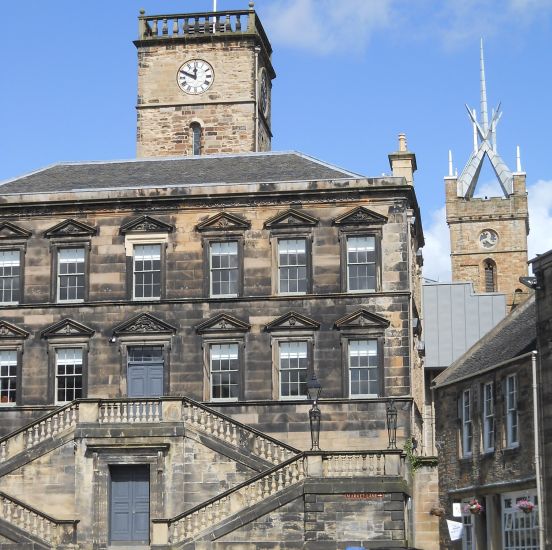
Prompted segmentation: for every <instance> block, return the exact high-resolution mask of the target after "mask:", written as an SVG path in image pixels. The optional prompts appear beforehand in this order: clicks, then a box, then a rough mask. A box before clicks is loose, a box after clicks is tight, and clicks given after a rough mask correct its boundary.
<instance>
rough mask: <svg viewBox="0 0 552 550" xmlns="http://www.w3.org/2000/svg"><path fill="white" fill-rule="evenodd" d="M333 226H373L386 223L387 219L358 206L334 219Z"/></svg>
mask: <svg viewBox="0 0 552 550" xmlns="http://www.w3.org/2000/svg"><path fill="white" fill-rule="evenodd" d="M333 223H334V224H335V225H374V224H378V225H380V224H384V223H387V217H386V216H383V215H381V214H378V213H377V212H374V211H373V210H369V209H368V208H365V207H364V206H358V207H357V208H354V209H353V210H350V211H349V212H345V214H342V215H341V216H338V217H337V218H335V219H334V221H333Z"/></svg>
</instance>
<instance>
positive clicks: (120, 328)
mask: <svg viewBox="0 0 552 550" xmlns="http://www.w3.org/2000/svg"><path fill="white" fill-rule="evenodd" d="M175 332H176V327H174V326H173V325H171V324H169V323H167V322H165V321H162V320H161V319H158V318H157V317H154V316H153V315H150V314H149V313H140V314H138V315H136V316H134V317H132V318H131V319H129V320H128V321H124V322H123V323H121V324H119V325H117V326H115V327H114V328H113V334H114V335H117V336H120V335H127V334H174V333H175Z"/></svg>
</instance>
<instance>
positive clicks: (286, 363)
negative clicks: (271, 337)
mask: <svg viewBox="0 0 552 550" xmlns="http://www.w3.org/2000/svg"><path fill="white" fill-rule="evenodd" d="M279 356H280V395H281V396H282V397H303V396H306V395H307V370H308V344H307V342H280V343H279Z"/></svg>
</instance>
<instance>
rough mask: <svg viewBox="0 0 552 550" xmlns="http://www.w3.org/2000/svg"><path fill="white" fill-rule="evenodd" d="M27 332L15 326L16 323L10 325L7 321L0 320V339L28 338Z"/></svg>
mask: <svg viewBox="0 0 552 550" xmlns="http://www.w3.org/2000/svg"><path fill="white" fill-rule="evenodd" d="M29 334H30V333H29V332H27V331H26V330H24V329H22V328H19V327H17V326H16V325H12V324H11V323H8V322H7V321H0V339H5V338H22V339H25V338H28V336H29Z"/></svg>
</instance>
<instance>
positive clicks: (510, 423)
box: [505, 374, 519, 448]
mask: <svg viewBox="0 0 552 550" xmlns="http://www.w3.org/2000/svg"><path fill="white" fill-rule="evenodd" d="M505 399H506V446H507V447H509V448H513V447H518V446H519V414H518V403H517V400H518V383H517V375H515V374H510V375H509V376H508V377H507V378H506V395H505Z"/></svg>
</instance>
